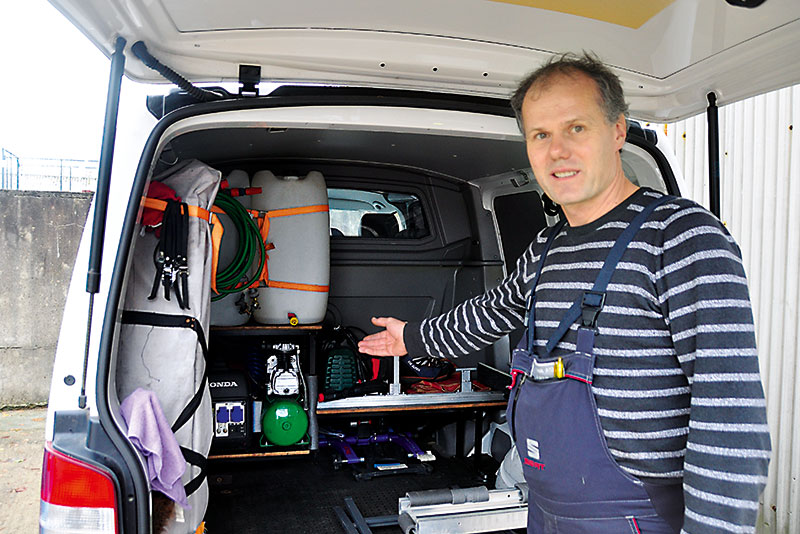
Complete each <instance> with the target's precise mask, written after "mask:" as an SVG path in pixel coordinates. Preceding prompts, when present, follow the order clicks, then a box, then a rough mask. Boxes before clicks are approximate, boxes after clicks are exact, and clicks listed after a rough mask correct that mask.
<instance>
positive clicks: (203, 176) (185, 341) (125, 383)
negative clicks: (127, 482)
mask: <svg viewBox="0 0 800 534" xmlns="http://www.w3.org/2000/svg"><path fill="white" fill-rule="evenodd" d="M220 180H221V173H220V172H219V171H217V170H215V169H212V168H210V167H208V166H207V165H205V164H203V163H201V162H199V161H196V160H193V161H189V162H185V163H183V164H178V165H176V166H174V167H173V168H171V169H170V170H169V171H168V172H166V173H164V174H162V175H159V176H155V177H154V178H153V182H160V183H161V184H163V185H165V186H168V187H169V188H171V189H172V190H173V191H174V192H175V195H174V196H175V197H176V198H173V199H172V200H168V199H167V198H163V197H162V198H159V199H153V198H145V199H143V200H142V206H143V221H144V219H146V218H147V217H148V216H153V215H156V213H154V211H155V212H160V213H161V214H163V213H169V214H168V215H167V217H166V220H162V223H161V225H159V226H158V228H159V229H160V231H159V235H158V236H156V235H155V234H154V233H151V232H141V233H140V234H138V235H137V236H136V237H135V238H134V242H133V246H132V250H131V251H130V258H131V259H130V262H129V268H128V272H127V273H126V286H125V294H124V297H123V300H122V305H121V308H122V309H123V310H125V311H124V312H122V317H121V319H122V320H121V324H120V327H119V336H118V338H117V339H118V340H119V351H118V358H117V369H116V389H117V395H118V398H120V399H123V398H125V397H127V396H128V395H130V394H131V393H132V392H133V391H134V390H135V389H136V388H138V387H142V388H146V389H150V390H152V391H154V392H155V393H156V395H157V396H158V399H159V401H160V404H161V406H162V407H163V409H164V416H165V417H166V419H167V420H168V421H170V423H172V424H173V431H174V432H175V437H176V439H177V440H178V444H179V445H180V446H181V448H182V449H183V451H184V457H186V459H187V460H188V461H189V463H190V465H189V468H188V469H187V470H186V473H185V474H184V476H183V480H182V482H183V484H184V486H185V487H186V492H187V494H189V493H191V494H190V495H189V496H188V499H189V505H190V506H191V508H189V509H185V510H183V511H182V512H183V518H182V519H183V521H182V522H179V521H178V519H175V518H173V520H172V523H170V525H169V526H168V529H167V531H168V532H170V533H172V532H179V531H182V532H186V531H188V530H189V529H188V528H187V527H189V526H192V528H191V531H194V529H195V528H196V527H197V525H199V524H200V523H201V522H202V520H203V516H204V514H205V510H206V507H207V505H208V484H207V482H206V479H205V476H204V475H203V470H202V469H201V467H202V464H203V462H204V459H205V458H206V457H207V456H208V452H209V449H210V447H211V438H212V435H213V430H214V428H213V424H214V422H213V418H212V415H211V413H212V409H211V396H210V393H209V388H208V380H207V377H206V356H205V353H206V351H207V347H206V345H205V335H204V332H207V331H208V328H209V320H210V309H211V295H210V293H211V281H212V271H213V265H214V261H213V259H214V249H213V247H212V232H215V231H218V230H219V229H218V228H217V226H218V225H216V224H213V221H214V219H215V217H213V216H212V215H213V213H212V212H211V210H212V205H213V203H214V199H215V197H216V194H217V190H218V188H219V183H220ZM150 191H152V188H151V189H150V190H149V192H150ZM178 198H179V199H180V200H177V199H178ZM181 203H184V204H185V207H184V206H181ZM187 208H188V209H187ZM153 210H154V211H153ZM156 218H157V217H156ZM162 219H164V218H163V216H162ZM171 223H176V224H177V225H178V226H176V227H174V228H173V229H170V224H171ZM156 224H157V223H156ZM145 225H147V222H146V221H145V222H143V223H142V226H143V227H144V226H145ZM220 226H221V225H220ZM176 229H177V230H178V231H174V230H176ZM170 233H172V237H170ZM159 247H161V250H163V251H164V252H165V255H166V253H167V252H169V251H172V250H175V251H176V252H177V253H178V254H176V257H177V256H182V257H183V256H185V264H184V259H180V260H179V261H178V263H177V266H178V269H179V272H178V274H176V277H175V278H174V279H173V278H172V275H171V274H170V276H169V278H168V281H169V284H168V285H165V284H164V276H163V272H162V273H159V272H158V270H159V266H158V262H154V261H153V258H154V255H153V251H154V250H156V251H158V250H159ZM184 250H185V252H186V254H185V255H184V254H182V252H183V251H184ZM184 265H185V268H186V271H187V272H188V275H187V276H186V277H182V276H181V275H180V274H179V273H180V268H181V267H183V266H184ZM154 281H157V282H158V283H157V284H156V291H157V295H156V297H155V298H152V299H151V298H150V296H151V293H152V290H153V286H154ZM184 281H185V285H184ZM176 282H177V292H176ZM165 290H168V293H167V294H168V295H169V297H170V298H169V300H167V299H166V298H165V296H164V292H165ZM178 293H179V294H180V298H178V297H177V295H178Z"/></svg>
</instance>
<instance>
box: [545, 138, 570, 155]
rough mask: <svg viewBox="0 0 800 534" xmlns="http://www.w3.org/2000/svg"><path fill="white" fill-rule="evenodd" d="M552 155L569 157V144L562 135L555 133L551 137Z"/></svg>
mask: <svg viewBox="0 0 800 534" xmlns="http://www.w3.org/2000/svg"><path fill="white" fill-rule="evenodd" d="M549 148H550V157H551V158H553V159H564V158H568V157H569V145H568V143H567V140H566V139H564V136H562V135H553V137H551V138H550V147H549Z"/></svg>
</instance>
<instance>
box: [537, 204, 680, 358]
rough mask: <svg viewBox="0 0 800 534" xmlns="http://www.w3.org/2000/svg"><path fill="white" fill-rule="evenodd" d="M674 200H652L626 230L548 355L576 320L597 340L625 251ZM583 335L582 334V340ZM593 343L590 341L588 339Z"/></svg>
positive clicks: (553, 339)
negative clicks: (600, 316)
mask: <svg viewBox="0 0 800 534" xmlns="http://www.w3.org/2000/svg"><path fill="white" fill-rule="evenodd" d="M671 198H672V197H669V196H667V195H664V196H661V197H659V198H656V199H654V200H652V201H651V202H650V203H649V204H648V205H647V206H645V208H644V209H643V210H642V211H640V212H639V213H638V214H637V215H636V217H634V219H633V220H632V221H631V223H630V224H629V225H628V227H627V228H625V230H623V232H622V234H620V236H619V238H618V239H617V242H616V243H614V246H613V247H611V250H610V251H609V253H608V256H607V257H606V260H605V262H604V263H603V267H602V268H601V269H600V272H599V273H598V275H597V279H596V280H595V282H594V286H593V287H592V289H591V290H590V291H585V292H584V293H583V295H582V296H581V297H580V298H578V299H577V300H576V301H575V302H574V303H573V304H572V306H571V307H570V308H569V310H567V312H566V313H565V314H564V317H563V318H562V319H561V322H560V323H559V325H558V328H557V329H556V331H555V332H554V333H553V335H552V336H551V337H550V339H549V340H548V341H547V345H546V346H545V350H546V352H547V354H549V353H550V352H552V351H553V349H554V348H555V347H556V345H557V344H558V342H559V341H561V338H562V337H564V334H566V333H567V330H569V327H570V326H571V325H572V323H574V322H575V320H576V319H578V318H581V323H582V326H584V327H585V329H586V330H588V332H584V333H583V334H584V336H583V337H587V336H588V335H589V334H592V335H591V338H592V339H591V343H592V344H593V341H594V336H593V334H594V332H593V329H594V326H595V323H596V321H597V316H598V314H599V313H600V310H602V309H603V304H605V300H606V287H607V286H608V283H609V281H610V280H611V277H612V276H613V275H614V270H615V269H616V268H617V263H619V261H620V259H622V255H623V254H625V250H626V249H627V248H628V245H629V244H630V243H631V241H632V240H633V237H634V236H635V235H636V232H638V231H639V228H641V226H642V224H644V222H645V221H646V220H647V218H648V217H649V216H650V214H651V213H653V211H654V210H655V209H656V208H657V207H658V206H660V205H661V204H664V203H665V202H667V201H668V200H670V199H671ZM580 334H581V332H579V337H580ZM580 341H581V340H580V339H579V345H584V344H585V343H580ZM586 341H587V342H589V340H588V339H587V340H586Z"/></svg>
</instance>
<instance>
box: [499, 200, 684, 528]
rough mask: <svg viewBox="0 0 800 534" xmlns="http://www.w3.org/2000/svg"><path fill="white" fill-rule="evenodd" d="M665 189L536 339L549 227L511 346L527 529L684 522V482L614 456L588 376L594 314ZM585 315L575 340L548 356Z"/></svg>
mask: <svg viewBox="0 0 800 534" xmlns="http://www.w3.org/2000/svg"><path fill="white" fill-rule="evenodd" d="M667 199H668V197H660V198H659V199H656V200H654V201H653V202H651V203H650V204H649V205H648V206H647V207H646V208H645V209H644V210H642V212H640V213H639V214H637V216H636V217H635V218H634V220H633V221H632V222H631V223H630V225H629V226H628V228H626V229H625V230H624V231H623V233H622V235H620V237H619V239H618V240H617V242H616V243H615V244H614V246H613V247H612V249H611V251H610V252H609V254H608V257H607V258H606V260H605V263H604V264H603V267H602V268H601V270H600V273H599V275H598V277H597V279H596V280H595V283H594V287H593V288H592V290H591V291H586V292H585V293H584V295H583V298H582V299H579V300H578V301H577V302H575V303H574V304H573V305H572V307H571V308H570V309H569V310H568V311H567V313H566V314H565V315H564V318H563V319H562V320H561V323H560V324H559V327H558V328H557V330H556V332H555V333H554V335H553V336H552V337H551V338H550V339H549V340H548V342H547V345H546V347H545V351H546V352H545V356H544V357H542V356H540V355H539V354H537V353H536V350H535V346H534V309H535V301H536V284H537V283H538V281H539V278H540V276H541V273H542V267H543V266H544V262H545V257H546V255H547V252H548V251H549V249H550V247H551V246H552V243H553V240H554V239H555V236H556V235H557V234H558V233H559V232H560V230H561V228H562V227H563V226H564V221H562V222H561V223H560V224H558V225H556V227H555V228H554V229H553V231H551V233H550V234H549V237H548V240H547V243H546V244H545V248H544V251H543V252H542V255H541V259H540V260H539V266H538V273H537V275H536V278H535V281H534V287H533V289H532V291H531V306H530V311H529V321H528V331H527V336H524V337H523V339H522V340H521V341H520V344H519V346H518V347H517V348H516V349H515V350H514V353H513V360H512V376H513V379H514V380H513V383H512V390H511V394H510V395H509V403H508V411H507V419H508V421H509V424H510V426H511V432H512V435H513V436H514V439H515V440H516V446H517V449H518V451H519V457H520V459H521V461H522V464H523V465H522V470H523V473H524V474H525V480H526V482H527V483H528V488H529V498H528V534H584V533H585V534H625V533H633V534H637V533H643V534H650V533H653V534H676V533H677V532H679V531H680V528H681V524H682V523H683V493H682V487H681V484H670V485H661V484H653V483H648V482H644V481H642V480H640V479H638V478H636V477H634V476H633V475H631V474H629V473H627V472H625V471H624V470H623V469H622V468H621V467H620V466H619V465H618V464H617V463H616V461H615V460H614V459H613V458H612V456H611V453H610V452H609V450H608V446H607V444H606V441H605V437H604V436H603V429H602V428H601V426H600V419H599V416H598V414H597V406H596V405H595V399H594V394H593V393H592V376H593V370H594V354H593V351H594V336H595V333H596V328H595V324H596V320H597V316H598V314H599V313H600V311H601V309H602V307H603V304H604V302H605V290H606V286H607V285H608V282H609V280H610V279H611V276H612V275H613V273H614V269H615V268H616V265H617V263H618V262H619V260H620V258H621V257H622V254H623V253H624V252H625V249H626V248H627V246H628V244H629V243H630V242H631V240H632V239H633V236H634V235H635V234H636V232H637V231H638V230H639V228H640V227H641V225H642V223H644V221H645V220H646V219H647V217H648V216H649V215H650V214H651V213H652V211H653V210H654V209H655V208H656V207H657V206H658V205H660V204H662V203H663V202H664V201H666V200H667ZM577 319H580V321H581V325H580V327H579V328H578V339H577V349H576V351H575V352H573V353H570V354H567V355H566V356H562V357H560V358H552V357H547V355H549V354H550V352H551V351H552V350H553V348H555V346H556V344H558V342H559V341H560V340H561V338H562V337H563V335H564V334H565V333H566V331H567V330H568V329H569V327H570V325H571V324H572V323H574V322H575V321H576V320H577Z"/></svg>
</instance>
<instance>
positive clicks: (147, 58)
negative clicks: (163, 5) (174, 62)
mask: <svg viewBox="0 0 800 534" xmlns="http://www.w3.org/2000/svg"><path fill="white" fill-rule="evenodd" d="M131 52H133V53H134V55H136V57H138V58H139V59H141V60H142V63H144V64H145V65H147V66H148V67H149V68H151V69H153V70H154V71H156V72H157V73H159V74H160V75H161V76H163V77H164V78H166V79H167V80H169V81H171V82H172V83H174V84H175V85H177V86H178V87H180V88H181V89H183V90H184V91H186V92H187V93H189V94H190V95H192V96H193V97H194V98H195V99H197V100H199V101H200V102H208V101H209V100H219V99H220V98H222V95H218V94H217V93H215V92H213V91H208V90H207V89H203V88H201V87H197V86H196V85H194V84H192V82H190V81H189V80H187V79H186V78H184V77H183V76H181V75H180V74H178V73H177V72H175V71H174V70H172V69H171V68H169V67H167V66H166V65H164V64H163V63H161V62H160V61H159V60H157V59H156V58H154V57H153V55H152V54H151V53H150V52H149V51H148V50H147V45H145V44H144V42H142V41H137V42H135V43H133V46H131Z"/></svg>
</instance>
